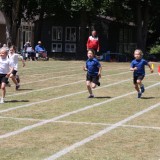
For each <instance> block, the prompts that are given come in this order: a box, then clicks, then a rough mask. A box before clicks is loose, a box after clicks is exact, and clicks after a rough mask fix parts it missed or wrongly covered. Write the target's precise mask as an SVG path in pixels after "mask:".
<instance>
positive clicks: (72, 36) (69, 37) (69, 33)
mask: <svg viewBox="0 0 160 160" xmlns="http://www.w3.org/2000/svg"><path fill="white" fill-rule="evenodd" d="M65 40H66V41H72V42H75V41H76V27H66V35H65Z"/></svg>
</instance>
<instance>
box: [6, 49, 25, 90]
mask: <svg viewBox="0 0 160 160" xmlns="http://www.w3.org/2000/svg"><path fill="white" fill-rule="evenodd" d="M15 52H16V47H15V46H11V47H10V49H9V54H8V58H9V60H10V61H11V63H13V65H14V70H13V71H12V73H11V75H10V78H11V79H12V81H13V82H14V84H15V85H16V90H18V89H19V87H20V85H19V82H20V79H19V76H18V75H16V74H17V71H18V59H19V58H20V59H21V60H22V63H23V67H24V66H25V63H24V60H23V57H22V56H20V55H19V54H17V53H15Z"/></svg>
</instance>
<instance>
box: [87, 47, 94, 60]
mask: <svg viewBox="0 0 160 160" xmlns="http://www.w3.org/2000/svg"><path fill="white" fill-rule="evenodd" d="M87 56H88V58H89V59H93V58H94V57H95V52H94V50H93V49H89V50H88V52H87Z"/></svg>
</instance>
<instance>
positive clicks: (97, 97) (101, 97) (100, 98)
mask: <svg viewBox="0 0 160 160" xmlns="http://www.w3.org/2000/svg"><path fill="white" fill-rule="evenodd" d="M94 98H97V99H103V98H112V97H109V96H102V97H94Z"/></svg>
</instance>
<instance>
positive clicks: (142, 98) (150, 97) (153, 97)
mask: <svg viewBox="0 0 160 160" xmlns="http://www.w3.org/2000/svg"><path fill="white" fill-rule="evenodd" d="M141 99H155V97H141Z"/></svg>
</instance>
